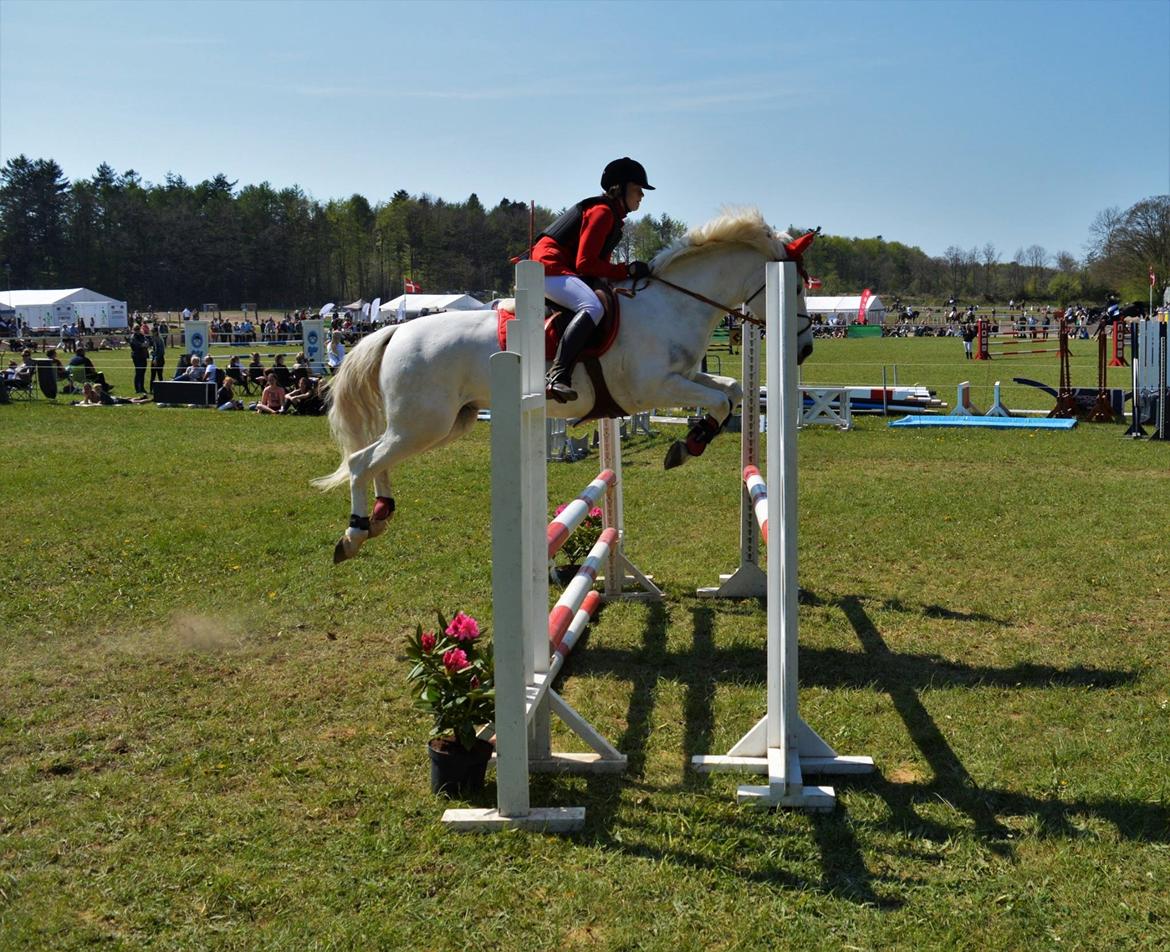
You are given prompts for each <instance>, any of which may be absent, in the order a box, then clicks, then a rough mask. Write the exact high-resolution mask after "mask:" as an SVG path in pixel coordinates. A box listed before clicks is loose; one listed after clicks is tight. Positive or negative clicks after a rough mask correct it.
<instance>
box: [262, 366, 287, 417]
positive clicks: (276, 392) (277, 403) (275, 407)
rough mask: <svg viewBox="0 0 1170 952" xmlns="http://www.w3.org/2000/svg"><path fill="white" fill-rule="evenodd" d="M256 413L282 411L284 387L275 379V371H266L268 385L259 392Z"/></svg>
mask: <svg viewBox="0 0 1170 952" xmlns="http://www.w3.org/2000/svg"><path fill="white" fill-rule="evenodd" d="M256 412H257V413H284V387H282V386H281V385H280V384H279V383H277V381H276V372H275V371H271V370H270V371H269V372H268V386H267V387H265V388H264V392H263V393H262V394H260V402H259V403H257V404H256Z"/></svg>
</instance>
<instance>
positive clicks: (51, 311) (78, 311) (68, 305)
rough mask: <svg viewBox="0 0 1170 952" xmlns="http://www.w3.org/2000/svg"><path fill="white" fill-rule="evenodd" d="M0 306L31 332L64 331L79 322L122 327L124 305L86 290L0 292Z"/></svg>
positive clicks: (96, 325) (123, 302)
mask: <svg viewBox="0 0 1170 952" xmlns="http://www.w3.org/2000/svg"><path fill="white" fill-rule="evenodd" d="M0 302H3V303H4V304H7V305H9V306H10V307H12V309H13V310H15V311H16V317H17V319H18V320H19V321H20V322H21V323H22V324H23V325H24V326H25V327H30V328H40V327H64V326H65V325H66V324H73V323H76V322H77V321H79V320H81V321H84V322H85V326H86V327H89V326H90V321H91V320H92V321H93V326H94V327H95V328H98V327H102V328H109V327H125V326H126V302H125V301H118V300H115V299H114V298H112V297H109V296H107V295H105V294H99V293H98V292H97V291H91V290H89V288H67V289H64V290H41V291H37V290H34V291H0Z"/></svg>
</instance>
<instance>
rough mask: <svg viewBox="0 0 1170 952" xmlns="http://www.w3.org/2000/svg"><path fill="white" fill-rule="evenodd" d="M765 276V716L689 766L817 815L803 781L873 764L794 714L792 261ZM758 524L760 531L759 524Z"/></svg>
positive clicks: (826, 794)
mask: <svg viewBox="0 0 1170 952" xmlns="http://www.w3.org/2000/svg"><path fill="white" fill-rule="evenodd" d="M766 273H767V298H766V308H767V329H766V335H767V348H766V350H767V370H768V381H769V383H770V384H771V385H772V387H770V393H769V407H768V411H769V416H770V417H771V420H770V424H771V425H770V426H769V439H768V454H767V486H768V487H771V490H772V491H771V492H770V493H768V495H767V513H766V517H767V522H766V524H767V525H768V527H769V528H770V530H771V531H770V532H768V533H767V536H768V538H767V546H768V571H767V598H768V668H767V680H766V684H767V714H766V715H765V716H764V717H763V718H762V719H761V720H760V721H759V722H758V723H757V724H756V725H755V726H754V727H753V728H752V729H751V730H750V731H748V732H747V734H745V735H744V736H743V738H741V739H740V740H739V742H738V743H736V744H735V745H734V746H733V747H732V748H731V750H729V751H728V753H727V754H726V755H723V756H710V755H705V756H697V757H694V758H693V759H692V765H693V766H694V768H695V769H696V770H699V771H703V772H707V771H716V770H736V771H744V772H750V773H759V774H764V775H766V776H767V778H768V782H767V784H765V785H745V786H741V787H740V788H739V792H738V796H737V799H738V800H739V802H741V803H745V802H750V803H754V804H758V805H760V806H764V807H772V806H784V807H800V808H803V809H813V810H818V809H819V810H824V809H830V808H831V807H832V806H833V804H834V802H835V793H834V791H833V788H832V787H827V786H815V785H806V784H805V782H804V776H805V774H860V773H869V772H871V771H872V770H873V760H872V759H871V758H869V757H843V756H840V755H839V754H837V752H836V751H835V750H833V748H832V747H830V746H829V745H828V744H827V743H825V741H824V740H823V739H822V738H821V737H820V735H818V734H817V732H816V731H814V730H813V729H812V728H811V727H810V726H809V725H808V724H807V723H805V721H804V720H803V719H802V718H801V716H800V713H799V701H798V695H797V650H798V649H797V632H798V618H797V607H798V589H797V505H796V503H797V487H796V474H797V464H796V430H797V421H798V419H799V413H800V407H799V403H798V401H799V396H798V392H799V391H798V384H797V369H796V367H797V361H796V347H795V329H796V323H797V297H796V282H797V281H798V280H799V278H798V277H797V270H796V265H795V264H794V263H792V262H771V263H769V264H767V265H766ZM745 343H746V342H745ZM745 417H746V412H745ZM746 432H747V431H746V420H745V433H746ZM745 468H746V466H745ZM749 479H750V480H751V489H752V495H753V496H754V497H755V501H757V502H758V501H759V499H760V493H761V490H762V491H764V492H767V487H763V486H760V485H759V483H758V482H757V479H758V471H757V472H754V473H753V472H750V471H749V472H747V473H745V482H746V481H747V480H749ZM761 508H762V507H761ZM756 511H757V512H759V509H757V510H756ZM759 522H760V524H761V526H763V525H764V524H765V521H764V519H759Z"/></svg>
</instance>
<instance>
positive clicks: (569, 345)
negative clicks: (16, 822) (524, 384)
mask: <svg viewBox="0 0 1170 952" xmlns="http://www.w3.org/2000/svg"><path fill="white" fill-rule="evenodd" d="M596 329H597V325H596V324H594V323H593V318H591V317H590V316H589V312H588V311H578V312H577V313H576V314H574V315H573V319H572V320H571V321H569V326H568V327H566V328H565V333H564V334H563V335H562V336H561V342H560V344H558V345H557V355H556V357H555V358H554V359H553V365H552V366H551V367H549V369H548V375H547V376H546V377H545V387H544V395H545V396H546V397H548V398H550V399H553V400H556V401H557V403H571V402H572V401H573V400H576V399H577V391H576V390H574V389H573V368H574V367H575V366H577V358H578V357H579V356H580V355H581V351H583V350H584V349H585V345H586V344H588V343H589V338H591V337H592V336H593V332H594V331H595V330H596Z"/></svg>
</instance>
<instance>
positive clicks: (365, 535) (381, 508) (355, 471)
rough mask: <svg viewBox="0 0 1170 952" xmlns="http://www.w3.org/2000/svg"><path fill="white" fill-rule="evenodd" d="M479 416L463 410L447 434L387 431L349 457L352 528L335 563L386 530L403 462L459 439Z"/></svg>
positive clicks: (335, 550) (335, 551)
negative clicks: (393, 480)
mask: <svg viewBox="0 0 1170 952" xmlns="http://www.w3.org/2000/svg"><path fill="white" fill-rule="evenodd" d="M476 414H477V411H476V408H475V407H472V406H465V407H462V408H461V409H460V410H459V412H458V413H457V414H456V415H455V420H454V423H452V424H451V425H450V426H449V427H448V428H447V429H446V432H444V431H443V429H442V428H439V427H436V428H435V429H434V430H431V431H430V435H424V434H423V432H422V431H421V429H420V430H419V431H416V433H415V434H413V435H403V434H399V433H392V432H391V431H389V430H387V431H386V433H384V434H382V436H381V437H380V438H379V439H378V441H377V442H375V443H371V444H370V445H369V446H367V447H366V448H365V449H361V450H358V451H357V452H356V453H353V454H352V455H351V456H350V457H349V473H350V476H349V493H350V505H351V509H350V513H351V515H350V517H349V528H348V529H346V530H345V534H344V535H343V536H342V537H341V538H340V539H339V540H338V541H337V545H336V546H334V548H333V561H334V563H338V562H344V561H345V560H346V559H352V558H353V557H354V556H355V555H357V553H358V550H359V549H360V548H361V547H362V543H364V542H365V541H366V539H372V538H373V537H375V536H377V535H381V534H382V532H383V531H385V529H386V523H387V522H389V521H390V517H391V516H392V515H394V510H395V505H394V498H393V497H392V496H391V489H390V470H391V469H392V468H393V467H394V466H395V465H396V464H397V463H398V462H400V461H401V460H404V459H407V458H408V457H411V456H414V455H416V454H418V453H421V452H423V451H424V450H428V449H434V448H435V447H438V446H443V445H444V444H446V443H450V442H451V441H452V440H455V439H457V438H459V437H460V436H462V435H463V434H464V433H466V432H467V431H468V430H469V429H470V428H471V426H472V424H473V423H475V419H476ZM416 422H419V421H416ZM436 432H439V433H442V435H441V436H439V437H438V438H437V439H436V438H435V437H434V433H436ZM370 480H373V482H374V491H375V493H376V495H377V498H376V500H375V503H374V511H373V514H372V515H371V514H370V510H369V493H368V490H369V484H370Z"/></svg>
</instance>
